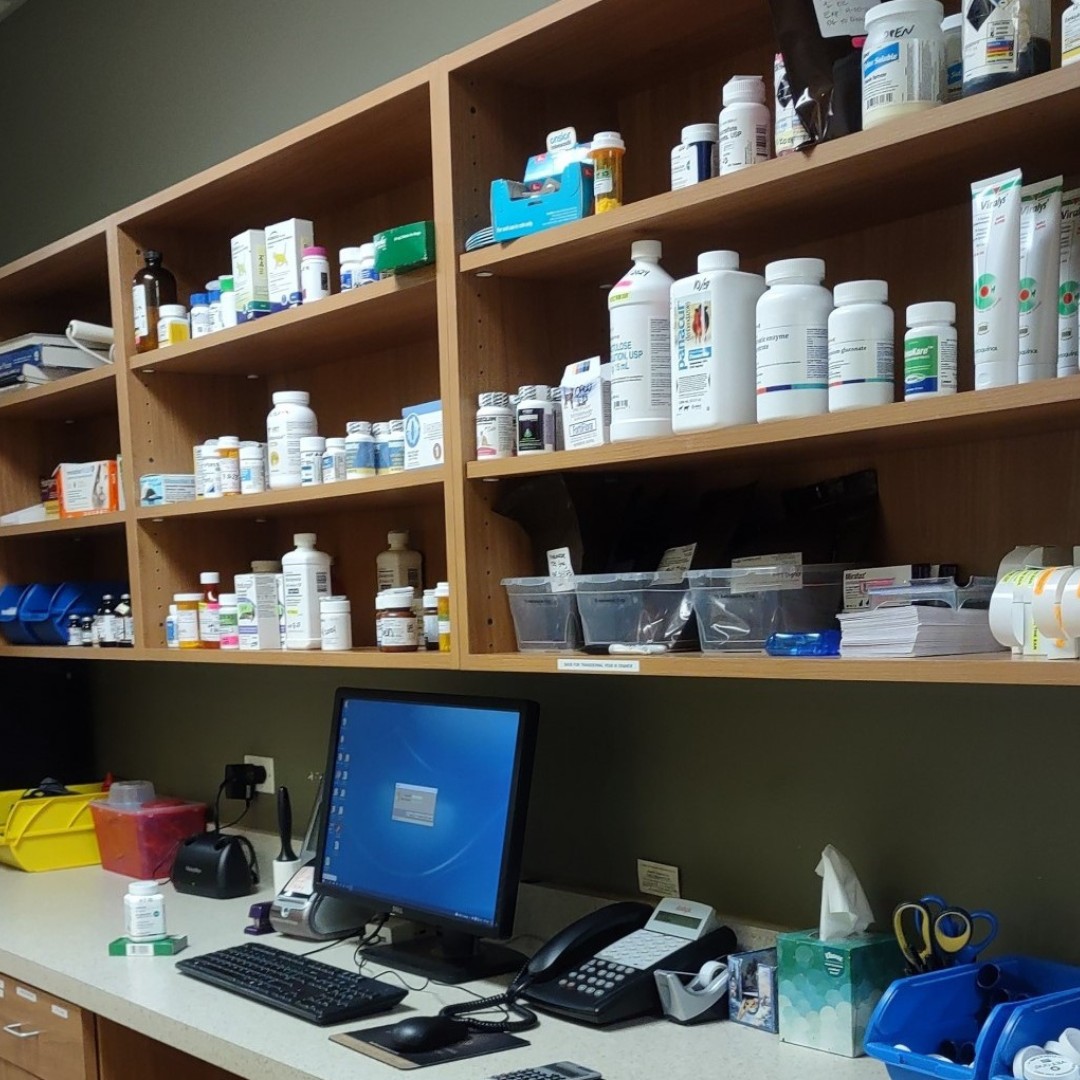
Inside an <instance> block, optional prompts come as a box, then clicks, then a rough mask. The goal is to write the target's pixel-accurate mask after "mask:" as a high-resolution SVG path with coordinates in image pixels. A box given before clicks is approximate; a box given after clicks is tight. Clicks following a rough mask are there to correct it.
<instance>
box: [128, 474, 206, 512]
mask: <svg viewBox="0 0 1080 1080" xmlns="http://www.w3.org/2000/svg"><path fill="white" fill-rule="evenodd" d="M194 498H195V474H194V473H147V474H146V475H145V476H140V477H139V505H140V506H166V505H167V504H169V503H179V502H189V501H190V500H191V499H194Z"/></svg>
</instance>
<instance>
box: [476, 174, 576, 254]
mask: <svg viewBox="0 0 1080 1080" xmlns="http://www.w3.org/2000/svg"><path fill="white" fill-rule="evenodd" d="M592 205H593V168H592V166H591V165H586V164H584V163H582V162H574V163H572V164H570V165H567V166H566V168H565V169H563V171H562V172H561V173H560V174H559V181H558V186H557V187H555V188H554V189H553V190H548V191H537V190H536V189H535V186H534V185H532V184H529V183H522V182H521V181H520V180H493V181H492V182H491V224H492V227H493V228H494V230H495V239H496V240H497V241H499V242H502V241H504V240H515V239H517V237H519V236H528V235H529V234H530V233H535V232H540V231H542V230H543V229H550V228H552V227H553V226H555V225H563V224H565V223H566V222H567V221H577V220H578V219H579V218H583V217H585V216H586V215H587V214H589V213H590V212H591V211H592Z"/></svg>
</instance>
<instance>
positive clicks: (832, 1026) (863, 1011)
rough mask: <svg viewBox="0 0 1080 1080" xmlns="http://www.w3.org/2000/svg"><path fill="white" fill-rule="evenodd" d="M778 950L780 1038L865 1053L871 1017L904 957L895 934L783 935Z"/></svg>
mask: <svg viewBox="0 0 1080 1080" xmlns="http://www.w3.org/2000/svg"><path fill="white" fill-rule="evenodd" d="M776 945H777V959H778V965H777V979H778V982H779V997H778V998H777V1001H778V1006H779V1008H778V1012H779V1020H780V1038H781V1039H783V1040H784V1042H788V1043H795V1044H796V1045H798V1046H809V1047H811V1048H812V1049H814V1050H827V1051H828V1052H829V1053H830V1054H841V1055H843V1056H844V1057H860V1056H861V1055H862V1054H863V1052H864V1051H863V1036H864V1035H865V1034H866V1028H867V1025H868V1024H869V1023H870V1015H871V1013H873V1011H874V1007H875V1006H876V1005H877V1003H878V1000H879V999H880V998H881V995H882V994H883V993H884V992H885V990H886V989H887V988H888V986H889V984H890V983H892V981H893V980H894V979H898V978H900V976H902V975H903V974H904V958H903V956H902V955H901V953H900V946H899V945H898V944H897V943H896V937H895V936H894V935H893V934H857V935H855V936H854V937H850V938H844V939H843V940H841V941H822V940H821V939H820V938H819V937H818V932H817V930H800V931H796V932H795V933H791V934H780V935H778V936H777V939H776Z"/></svg>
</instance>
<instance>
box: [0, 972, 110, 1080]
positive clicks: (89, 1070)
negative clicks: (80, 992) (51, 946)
mask: <svg viewBox="0 0 1080 1080" xmlns="http://www.w3.org/2000/svg"><path fill="white" fill-rule="evenodd" d="M96 1046H97V1044H96V1040H95V1035H94V1017H93V1014H91V1013H84V1012H83V1011H82V1009H80V1008H78V1007H77V1006H75V1005H69V1004H68V1003H67V1002H66V1001H62V1000H61V999H60V998H55V997H53V996H52V995H51V994H46V993H43V992H42V991H41V990H38V989H36V988H35V987H32V986H27V985H26V984H25V983H21V982H19V981H17V980H16V979H11V978H8V977H7V976H6V975H0V1061H4V1062H8V1063H9V1064H11V1065H14V1066H16V1067H17V1068H19V1069H23V1070H25V1071H26V1072H28V1073H29V1074H30V1075H31V1076H34V1077H40V1080H96V1077H97V1064H96V1057H97V1053H96ZM0 1075H2V1074H0ZM15 1075H18V1074H17V1073H16V1074H15Z"/></svg>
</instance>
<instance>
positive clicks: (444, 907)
mask: <svg viewBox="0 0 1080 1080" xmlns="http://www.w3.org/2000/svg"><path fill="white" fill-rule="evenodd" d="M536 717H537V708H536V705H535V704H534V703H533V702H528V701H509V700H503V699H498V698H478V697H456V696H450V695H445V694H415V693H399V692H393V691H386V690H353V689H341V690H338V692H337V695H336V697H335V701H334V720H333V725H332V727H331V732H330V743H329V753H328V760H327V768H326V776H325V779H324V782H323V786H324V792H323V814H322V826H321V828H320V830H319V853H318V862H317V872H316V888H317V889H318V891H320V892H324V893H328V894H329V895H331V896H337V897H341V898H343V899H347V900H350V901H353V902H354V903H356V904H358V905H362V906H366V907H368V908H370V909H371V910H372V911H373V912H390V913H392V914H394V915H401V916H404V917H405V918H406V919H409V920H413V921H415V922H417V923H420V924H421V925H422V926H424V927H425V928H427V929H428V931H429V932H428V933H425V934H423V935H421V936H419V937H416V938H413V939H411V940H409V941H404V942H401V943H399V944H392V945H382V946H377V947H375V948H373V949H370V950H369V951H368V955H369V956H370V957H372V958H373V959H376V960H379V961H381V962H383V963H385V964H387V965H388V966H390V967H395V968H399V969H401V970H403V971H409V972H413V973H415V974H419V975H424V976H427V977H428V978H432V979H436V980H437V981H439V982H465V981H468V980H471V979H476V978H481V977H484V976H488V975H494V974H499V973H502V972H506V971H514V970H516V969H517V968H519V967H520V966H521V964H522V963H523V962H524V957H523V956H521V955H520V954H519V953H517V952H514V951H513V950H511V949H507V948H505V947H502V946H496V945H493V944H492V943H490V942H481V941H480V940H479V939H480V938H484V937H497V938H505V937H508V936H509V935H510V931H511V928H512V926H513V921H514V906H515V903H516V900H517V891H518V878H519V875H520V872H521V851H522V846H523V842H524V832H525V813H526V809H527V807H528V802H529V785H530V781H531V777H532V764H533V753H534V749H535V745H536V727H537V723H536Z"/></svg>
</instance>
